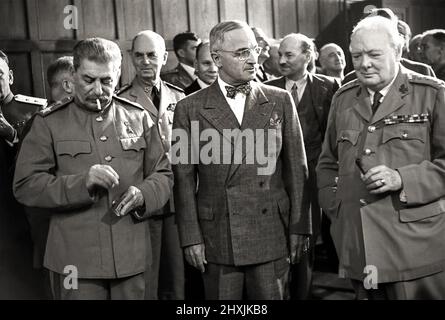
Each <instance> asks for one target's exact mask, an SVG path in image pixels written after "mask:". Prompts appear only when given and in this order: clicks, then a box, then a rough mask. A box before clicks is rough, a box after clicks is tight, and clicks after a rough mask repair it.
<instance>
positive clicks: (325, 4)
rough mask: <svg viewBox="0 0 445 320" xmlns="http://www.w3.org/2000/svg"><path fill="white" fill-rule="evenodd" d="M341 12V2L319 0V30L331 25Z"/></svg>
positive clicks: (338, 0) (336, 0)
mask: <svg viewBox="0 0 445 320" xmlns="http://www.w3.org/2000/svg"><path fill="white" fill-rule="evenodd" d="M340 10H341V0H319V21H320V29H324V28H326V27H327V26H329V24H330V23H332V22H333V21H334V20H335V18H336V17H337V16H338V14H339V13H340Z"/></svg>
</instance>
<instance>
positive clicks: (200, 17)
mask: <svg viewBox="0 0 445 320" xmlns="http://www.w3.org/2000/svg"><path fill="white" fill-rule="evenodd" d="M189 6H190V30H193V32H196V33H197V34H198V35H199V37H200V38H202V39H208V38H209V33H210V30H211V29H212V27H213V26H214V25H215V24H217V23H218V2H217V0H189Z"/></svg>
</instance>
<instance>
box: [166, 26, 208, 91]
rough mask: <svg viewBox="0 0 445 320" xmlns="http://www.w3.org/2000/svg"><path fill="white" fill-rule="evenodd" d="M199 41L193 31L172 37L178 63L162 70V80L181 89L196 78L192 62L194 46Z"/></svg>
mask: <svg viewBox="0 0 445 320" xmlns="http://www.w3.org/2000/svg"><path fill="white" fill-rule="evenodd" d="M200 43H201V40H200V39H199V37H198V35H197V34H195V33H193V32H183V33H180V34H177V35H176V36H175V37H174V38H173V49H174V50H175V54H176V57H177V58H178V61H179V63H178V65H177V66H176V68H174V69H173V70H169V71H166V72H163V73H162V75H161V78H162V80H164V81H166V82H168V83H171V84H173V85H175V86H177V87H179V88H181V89H185V88H187V87H188V86H190V85H191V84H192V82H193V81H195V79H196V75H195V69H194V67H193V63H194V61H195V57H196V48H197V47H198V45H199V44H200Z"/></svg>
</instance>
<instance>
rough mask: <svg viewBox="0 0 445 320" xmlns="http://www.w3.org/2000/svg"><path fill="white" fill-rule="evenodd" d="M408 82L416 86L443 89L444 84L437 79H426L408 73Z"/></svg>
mask: <svg viewBox="0 0 445 320" xmlns="http://www.w3.org/2000/svg"><path fill="white" fill-rule="evenodd" d="M408 81H409V82H413V83H418V84H424V85H427V86H432V87H435V88H439V87H443V86H444V85H445V82H444V81H443V80H440V79H438V78H433V77H428V76H424V75H421V74H417V73H414V72H410V73H408Z"/></svg>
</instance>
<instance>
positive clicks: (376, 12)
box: [363, 8, 398, 21]
mask: <svg viewBox="0 0 445 320" xmlns="http://www.w3.org/2000/svg"><path fill="white" fill-rule="evenodd" d="M373 16H380V17H383V18H386V19H389V20H392V21H397V20H398V18H397V16H396V15H395V14H394V12H393V11H392V10H391V9H389V8H374V9H371V10H370V11H368V12H365V13H364V15H363V19H364V18H368V17H373Z"/></svg>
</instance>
